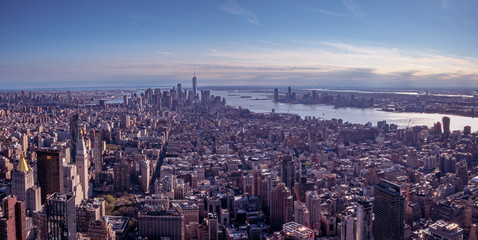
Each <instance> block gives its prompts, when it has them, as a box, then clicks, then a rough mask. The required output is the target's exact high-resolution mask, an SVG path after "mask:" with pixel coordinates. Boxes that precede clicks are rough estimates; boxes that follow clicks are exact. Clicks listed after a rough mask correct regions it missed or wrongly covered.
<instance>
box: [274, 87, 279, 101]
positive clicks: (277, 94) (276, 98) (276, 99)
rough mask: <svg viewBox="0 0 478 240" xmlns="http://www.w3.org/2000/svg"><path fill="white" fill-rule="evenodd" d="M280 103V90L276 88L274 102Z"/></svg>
mask: <svg viewBox="0 0 478 240" xmlns="http://www.w3.org/2000/svg"><path fill="white" fill-rule="evenodd" d="M278 101H279V89H277V88H274V102H278Z"/></svg>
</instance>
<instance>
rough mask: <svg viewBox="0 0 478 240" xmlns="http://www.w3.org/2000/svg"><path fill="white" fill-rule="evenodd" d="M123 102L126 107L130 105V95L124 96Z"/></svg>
mask: <svg viewBox="0 0 478 240" xmlns="http://www.w3.org/2000/svg"><path fill="white" fill-rule="evenodd" d="M123 104H124V106H125V107H126V106H128V105H129V99H128V95H124V96H123Z"/></svg>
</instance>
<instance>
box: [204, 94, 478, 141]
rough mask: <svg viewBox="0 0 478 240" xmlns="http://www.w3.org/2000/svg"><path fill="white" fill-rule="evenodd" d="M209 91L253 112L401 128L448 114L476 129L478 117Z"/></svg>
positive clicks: (458, 126)
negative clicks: (289, 101) (279, 100)
mask: <svg viewBox="0 0 478 240" xmlns="http://www.w3.org/2000/svg"><path fill="white" fill-rule="evenodd" d="M211 94H212V95H215V96H221V97H224V98H226V103H227V104H228V105H231V106H234V107H242V108H247V109H249V110H250V111H252V112H256V113H270V112H272V109H275V111H276V112H277V113H292V114H298V115H299V116H301V117H302V118H304V117H305V116H312V117H318V118H322V119H327V120H328V119H332V118H336V119H342V120H343V121H344V122H347V121H348V122H351V123H360V124H365V123H367V122H371V123H372V124H373V125H374V126H375V125H377V122H378V121H382V120H386V121H387V123H389V124H390V123H394V124H397V125H398V126H399V127H400V128H406V127H407V126H408V125H410V126H416V125H426V126H428V127H433V123H435V122H441V121H442V117H443V116H448V117H450V119H451V121H450V128H451V130H460V131H463V127H464V126H466V125H470V126H471V131H472V132H475V131H477V130H478V118H471V117H461V116H454V115H444V114H430V113H398V112H385V111H381V110H380V109H376V108H366V109H359V108H337V109H336V108H334V106H331V105H305V104H287V103H275V102H273V101H272V100H271V99H269V96H271V95H272V93H262V92H251V91H244V90H230V91H211Z"/></svg>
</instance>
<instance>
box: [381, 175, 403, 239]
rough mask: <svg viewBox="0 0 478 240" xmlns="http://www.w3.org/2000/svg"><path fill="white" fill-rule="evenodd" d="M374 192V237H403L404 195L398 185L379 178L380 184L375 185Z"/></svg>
mask: <svg viewBox="0 0 478 240" xmlns="http://www.w3.org/2000/svg"><path fill="white" fill-rule="evenodd" d="M374 193H375V201H374V207H373V213H374V214H375V220H374V222H373V235H374V239H376V240H381V239H397V240H398V239H403V230H404V226H405V197H404V196H403V195H402V194H401V192H400V186H398V185H396V184H394V183H392V182H389V181H386V180H384V179H380V184H378V185H376V186H375V190H374Z"/></svg>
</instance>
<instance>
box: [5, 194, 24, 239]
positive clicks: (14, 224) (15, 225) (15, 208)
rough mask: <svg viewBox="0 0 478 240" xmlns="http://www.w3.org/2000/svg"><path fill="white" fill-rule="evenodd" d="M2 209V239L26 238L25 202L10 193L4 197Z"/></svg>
mask: <svg viewBox="0 0 478 240" xmlns="http://www.w3.org/2000/svg"><path fill="white" fill-rule="evenodd" d="M2 210H3V217H0V239H19V240H24V239H26V236H27V227H26V221H25V202H23V201H18V200H17V197H16V196H14V195H9V196H7V197H5V198H4V199H3V208H2Z"/></svg>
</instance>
